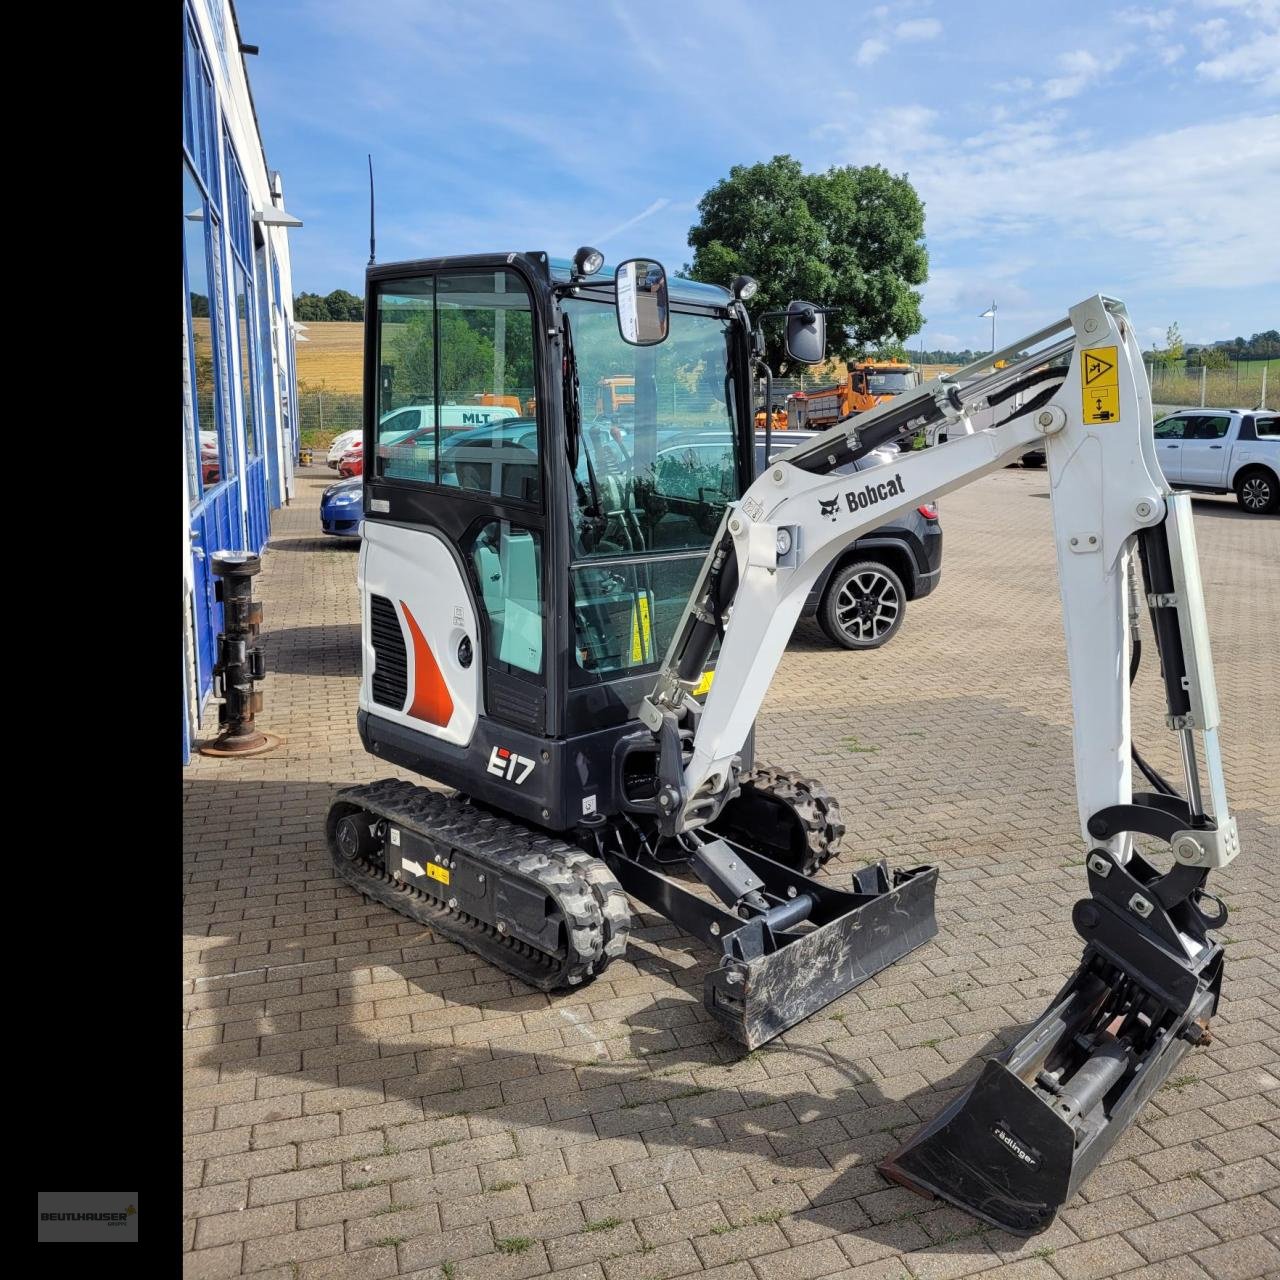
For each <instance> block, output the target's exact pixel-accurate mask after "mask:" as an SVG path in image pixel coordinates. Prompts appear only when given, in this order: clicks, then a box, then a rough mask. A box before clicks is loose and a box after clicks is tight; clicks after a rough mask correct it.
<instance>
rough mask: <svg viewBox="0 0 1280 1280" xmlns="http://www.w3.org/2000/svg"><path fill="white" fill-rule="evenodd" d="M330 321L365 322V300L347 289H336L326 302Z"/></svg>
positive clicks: (327, 297) (326, 298) (326, 297)
mask: <svg viewBox="0 0 1280 1280" xmlns="http://www.w3.org/2000/svg"><path fill="white" fill-rule="evenodd" d="M324 305H325V309H326V310H327V311H328V313H329V319H330V320H348V321H350V320H363V319H364V300H363V299H362V298H357V297H356V295H355V294H354V293H348V292H347V291H346V290H345V289H335V290H334V291H333V292H332V293H330V294H327V295H326V296H325V300H324Z"/></svg>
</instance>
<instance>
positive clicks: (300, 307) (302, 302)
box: [293, 293, 329, 324]
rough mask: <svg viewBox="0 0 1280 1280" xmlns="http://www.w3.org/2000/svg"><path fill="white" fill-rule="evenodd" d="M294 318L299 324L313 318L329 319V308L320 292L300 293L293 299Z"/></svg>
mask: <svg viewBox="0 0 1280 1280" xmlns="http://www.w3.org/2000/svg"><path fill="white" fill-rule="evenodd" d="M293 318H294V319H295V320H296V321H297V322H298V323H299V324H307V323H309V322H311V321H313V320H328V319H329V308H328V307H326V306H325V302H324V299H323V298H322V297H321V296H320V295H319V294H318V293H300V294H298V296H297V297H296V298H294V300H293Z"/></svg>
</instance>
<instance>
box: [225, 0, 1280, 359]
mask: <svg viewBox="0 0 1280 1280" xmlns="http://www.w3.org/2000/svg"><path fill="white" fill-rule="evenodd" d="M236 10H237V15H238V19H239V24H240V33H241V39H242V40H243V41H244V42H245V43H248V44H256V45H259V46H260V48H261V52H260V54H259V55H258V56H256V57H249V58H248V59H247V60H246V61H247V65H248V68H249V75H250V80H251V84H252V88H253V93H254V98H255V102H256V106H257V111H258V117H259V122H260V124H261V129H262V135H263V141H264V145H265V148H266V153H267V159H268V163H269V164H270V166H271V167H272V168H274V169H279V170H280V171H281V173H282V175H283V181H284V192H285V204H286V207H287V208H288V209H289V211H290V212H291V213H294V214H296V215H297V216H299V217H301V218H302V219H303V220H304V222H305V227H304V228H303V229H302V230H299V231H294V232H292V233H291V235H290V248H291V257H292V263H293V281H294V288H295V290H296V291H299V292H301V291H302V290H308V291H310V292H315V293H322V294H323V293H328V292H330V291H331V290H333V289H337V288H342V289H348V290H350V291H352V292H353V293H362V292H363V278H364V267H365V263H366V262H367V260H368V256H369V252H368V248H369V228H368V173H367V167H366V160H365V156H366V154H367V153H370V152H372V154H373V161H374V172H375V178H376V185H377V208H378V219H377V237H378V245H377V250H378V260H379V261H380V262H391V261H395V260H397V259H406V258H418V257H428V256H436V255H445V254H454V253H474V252H486V251H506V250H513V249H523V250H539V249H545V250H547V251H548V252H549V253H551V254H552V255H553V256H558V257H559V256H563V257H569V256H571V255H572V253H573V251H574V249H576V248H577V247H578V246H579V245H581V244H591V245H595V246H597V247H599V248H600V249H602V250H604V251H605V253H606V255H607V257H608V259H609V261H610V262H618V261H621V260H622V259H624V258H626V257H629V256H633V255H644V256H649V257H656V258H657V259H659V260H660V261H662V262H663V263H664V264H665V265H666V267H667V269H668V271H672V272H678V271H679V270H680V269H681V268H682V267H683V266H684V265H685V264H686V263H687V262H689V261H690V260H691V258H692V250H690V248H689V247H688V240H687V237H688V231H689V228H690V227H691V226H692V225H693V224H694V223H695V222H696V221H697V205H698V201H699V200H700V199H701V197H702V195H703V194H704V193H705V192H706V191H707V190H708V189H709V188H710V187H712V186H714V185H715V183H716V182H718V181H719V180H720V179H722V178H724V177H726V176H727V175H728V172H729V170H730V168H731V167H732V166H734V165H738V164H744V165H749V164H754V163H756V162H758V161H765V160H768V159H769V158H770V157H772V156H774V155H780V154H790V155H793V156H795V157H796V158H797V159H798V160H800V161H801V162H802V163H803V164H804V165H805V167H806V168H807V169H809V170H812V171H819V170H824V169H827V168H829V167H830V166H832V165H844V164H882V165H884V166H885V167H886V168H888V169H889V170H890V171H891V172H893V173H905V174H906V175H907V176H908V177H909V178H910V180H911V182H912V183H913V184H914V185H915V187H916V189H917V190H918V191H919V193H920V195H921V197H922V199H923V200H924V203H925V242H926V246H927V248H928V250H929V278H928V281H927V282H926V284H925V285H924V286H923V289H922V292H923V295H924V301H923V308H922V309H923V313H924V315H925V317H926V322H925V327H924V331H923V334H922V335H915V336H913V337H912V338H911V339H910V345H911V346H912V347H917V348H919V347H925V348H928V349H937V348H946V349H960V348H965V347H970V348H973V349H975V350H986V349H987V348H988V347H989V344H990V321H989V320H985V319H981V318H979V315H980V313H981V312H982V311H985V310H986V308H987V307H988V306H989V305H990V303H991V302H992V301H993V300H994V301H995V302H996V303H997V325H998V332H997V339H998V341H1000V342H1001V343H1004V342H1012V341H1014V340H1015V339H1016V338H1017V337H1018V336H1019V335H1021V334H1023V333H1029V332H1031V331H1032V330H1034V329H1036V328H1038V327H1040V326H1042V325H1044V324H1047V323H1049V322H1052V321H1054V320H1056V319H1058V318H1060V317H1062V316H1063V315H1065V313H1066V311H1067V309H1068V308H1069V307H1070V306H1072V305H1073V304H1074V303H1076V302H1078V301H1080V300H1081V299H1082V298H1084V297H1086V296H1088V295H1091V294H1094V293H1105V294H1109V295H1111V296H1115V297H1120V298H1123V299H1124V300H1125V302H1126V303H1127V304H1128V308H1129V314H1130V316H1131V317H1132V319H1133V321H1134V324H1135V325H1136V327H1137V330H1138V333H1139V337H1140V339H1141V341H1142V343H1143V346H1144V347H1145V346H1150V345H1151V344H1152V343H1153V342H1155V343H1157V344H1160V343H1163V341H1164V336H1165V331H1166V329H1167V327H1168V326H1169V325H1170V324H1171V323H1172V322H1175V321H1176V322H1177V323H1178V325H1179V327H1180V329H1181V332H1182V335H1183V337H1184V338H1185V339H1187V340H1188V341H1192V342H1210V341H1214V340H1216V339H1220V338H1232V337H1235V336H1237V335H1242V336H1244V337H1246V338H1247V337H1249V336H1250V335H1251V334H1253V333H1254V332H1257V331H1260V330H1264V329H1270V328H1276V327H1280V0H1169V2H1167V3H1160V4H1150V5H1131V6H1124V5H1116V4H1104V3H1095V2H1093V0H1073V2H1072V3H1070V4H1046V3H1043V2H1040V3H1037V2H1035V0H1031V2H1028V0H1018V2H1015V0H969V2H968V3H964V4H960V3H955V2H954V0H953V2H952V3H945V2H931V0H899V3H895V4H887V5H886V4H870V3H857V2H853V3H850V2H849V0H811V2H810V3H808V4H806V5H804V6H803V7H802V8H801V9H800V10H790V9H788V8H785V7H780V6H778V5H777V4H775V3H770V2H768V0H645V2H644V3H641V0H518V2H517V0H503V2H495V0H365V2H364V3H353V2H352V0H236ZM801 18H803V23H800V22H799V21H797V20H798V19H801Z"/></svg>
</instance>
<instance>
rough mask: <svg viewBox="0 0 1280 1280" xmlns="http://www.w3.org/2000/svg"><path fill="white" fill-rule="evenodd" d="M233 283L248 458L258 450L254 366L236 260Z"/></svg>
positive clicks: (248, 289) (247, 292) (245, 287)
mask: <svg viewBox="0 0 1280 1280" xmlns="http://www.w3.org/2000/svg"><path fill="white" fill-rule="evenodd" d="M232 275H233V276H234V278H235V286H236V328H237V329H238V330H239V340H240V402H241V404H242V405H243V406H244V444H245V449H246V450H247V451H248V454H249V457H251V458H256V457H257V456H258V454H259V452H260V451H261V449H260V442H259V440H258V421H257V414H256V413H255V412H254V398H253V389H254V385H255V383H256V381H257V376H256V375H257V371H256V369H255V367H254V347H255V343H254V335H253V327H252V326H253V293H252V286H251V285H250V284H249V278H248V276H247V275H246V274H245V269H244V267H242V266H241V265H240V263H239V261H237V262H236V263H235V264H234V266H233V267H232Z"/></svg>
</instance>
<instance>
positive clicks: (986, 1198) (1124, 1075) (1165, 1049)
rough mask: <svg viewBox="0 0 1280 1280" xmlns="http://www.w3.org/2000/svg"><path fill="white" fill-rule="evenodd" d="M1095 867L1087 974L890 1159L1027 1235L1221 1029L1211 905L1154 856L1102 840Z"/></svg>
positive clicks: (897, 1177)
mask: <svg viewBox="0 0 1280 1280" xmlns="http://www.w3.org/2000/svg"><path fill="white" fill-rule="evenodd" d="M1104 863H1106V864H1109V869H1108V871H1107V872H1106V874H1105V875H1099V874H1098V868H1100V867H1102V866H1103V865H1104ZM1115 873H1119V874H1115ZM1089 874H1090V882H1091V887H1095V898H1094V899H1092V900H1089V899H1086V900H1084V901H1081V902H1078V903H1077V904H1076V907H1075V910H1074V912H1073V921H1074V923H1075V926H1076V929H1077V930H1078V931H1079V932H1080V933H1081V934H1082V935H1083V936H1084V937H1085V938H1086V940H1087V942H1088V945H1087V946H1086V947H1085V952H1084V958H1083V960H1082V962H1081V964H1080V967H1079V969H1077V970H1076V972H1075V974H1074V976H1073V977H1072V978H1071V980H1070V981H1069V982H1068V983H1067V984H1066V986H1064V987H1063V988H1062V990H1061V991H1060V992H1059V993H1058V994H1057V996H1055V997H1054V1000H1053V1003H1052V1004H1051V1005H1050V1006H1049V1009H1048V1010H1047V1012H1046V1013H1045V1014H1044V1016H1043V1017H1041V1018H1040V1020H1039V1021H1038V1022H1037V1023H1036V1024H1035V1025H1034V1026H1033V1027H1032V1028H1031V1030H1030V1031H1028V1032H1027V1034H1026V1035H1024V1036H1023V1037H1022V1038H1021V1039H1020V1040H1019V1041H1018V1042H1017V1044H1015V1045H1014V1046H1013V1047H1012V1048H1011V1049H1009V1050H1008V1051H1007V1052H1005V1053H1003V1054H1001V1055H1000V1056H999V1057H997V1058H993V1059H990V1060H989V1061H988V1062H987V1063H986V1065H985V1066H984V1067H983V1070H982V1074H981V1075H980V1076H979V1077H978V1080H977V1083H976V1084H974V1085H973V1086H972V1087H971V1088H969V1089H968V1090H967V1091H966V1092H965V1093H963V1094H961V1095H960V1097H958V1098H957V1099H956V1100H955V1101H954V1102H952V1103H951V1104H950V1106H948V1107H946V1108H945V1110H943V1111H942V1112H941V1113H940V1114H939V1115H938V1116H936V1117H935V1118H934V1119H933V1120H932V1121H930V1122H929V1123H928V1124H926V1125H924V1127H923V1128H921V1129H920V1130H919V1132H918V1133H916V1134H915V1136H914V1137H912V1138H911V1140H910V1141H909V1142H907V1144H906V1145H905V1146H903V1147H902V1148H901V1149H900V1150H899V1151H897V1152H895V1153H894V1154H893V1155H892V1156H890V1157H888V1158H887V1159H886V1160H884V1161H883V1162H882V1163H881V1164H880V1166H879V1168H880V1171H881V1173H883V1174H884V1175H885V1176H886V1177H888V1178H891V1179H893V1180H894V1181H895V1182H899V1183H901V1184H902V1185H903V1186H906V1187H909V1188H910V1189H911V1190H913V1191H917V1192H919V1193H920V1194H922V1195H932V1196H939V1197H941V1198H942V1199H944V1200H949V1201H950V1202H951V1203H952V1204H954V1205H958V1206H959V1207H960V1208H962V1209H965V1210H967V1211H968V1212H969V1213H972V1214H973V1215H974V1216H975V1217H978V1218H981V1219H983V1220H984V1221H986V1222H989V1223H991V1224H993V1225H994V1226H997V1227H1001V1228H1003V1229H1004V1230H1005V1231H1009V1232H1012V1233H1013V1234H1015V1235H1023V1236H1029V1235H1034V1234H1036V1233H1037V1232H1040V1231H1043V1230H1044V1229H1045V1228H1046V1227H1048V1226H1049V1224H1050V1223H1051V1222H1052V1221H1053V1218H1054V1215H1055V1214H1056V1213H1057V1212H1058V1210H1059V1209H1060V1208H1061V1207H1062V1206H1063V1205H1064V1204H1065V1203H1066V1202H1067V1201H1068V1200H1069V1199H1070V1198H1071V1197H1072V1196H1073V1195H1074V1194H1075V1193H1076V1191H1077V1190H1078V1189H1079V1187H1080V1185H1081V1184H1082V1183H1083V1182H1084V1180H1085V1179H1086V1178H1087V1177H1088V1176H1089V1173H1090V1172H1091V1171H1092V1170H1093V1168H1094V1166H1095V1165H1097V1164H1098V1162H1099V1161H1100V1160H1101V1159H1102V1158H1103V1157H1104V1156H1105V1155H1106V1154H1107V1152H1108V1151H1110V1150H1111V1148H1112V1147H1113V1146H1114V1145H1115V1144H1116V1141H1117V1140H1118V1139H1119V1137H1120V1135H1121V1134H1122V1133H1123V1132H1124V1131H1125V1129H1126V1128H1127V1127H1128V1126H1129V1124H1130V1123H1131V1122H1132V1121H1133V1120H1134V1119H1135V1118H1136V1116H1137V1115H1138V1113H1139V1112H1140V1111H1141V1109H1142V1107H1143V1106H1144V1105H1145V1103H1146V1102H1147V1100H1148V1099H1149V1098H1150V1097H1151V1095H1152V1094H1153V1093H1155V1091H1156V1090H1157V1089H1159V1088H1160V1086H1161V1085H1162V1084H1163V1083H1164V1082H1165V1080H1167V1079H1168V1077H1169V1074H1170V1073H1171V1072H1172V1071H1173V1069H1174V1068H1175V1067H1176V1066H1177V1065H1178V1063H1179V1062H1180V1061H1181V1060H1182V1057H1183V1055H1184V1054H1186V1053H1187V1051H1188V1050H1189V1049H1190V1048H1191V1047H1192V1046H1193V1045H1197V1044H1205V1043H1207V1042H1208V1040H1209V1030H1208V1027H1209V1018H1210V1016H1211V1015H1212V1014H1213V1012H1214V1010H1215V1009H1216V1008H1217V1004H1218V996H1219V993H1220V991H1221V987H1222V967H1223V952H1222V948H1221V947H1220V946H1219V945H1218V944H1217V943H1216V942H1213V941H1211V940H1209V939H1208V938H1207V936H1206V935H1205V931H1204V928H1203V927H1202V925H1201V926H1197V925H1196V924H1194V923H1193V922H1192V917H1193V916H1194V915H1196V914H1198V911H1197V908H1196V907H1195V906H1193V905H1192V904H1191V903H1190V902H1188V901H1186V900H1185V899H1184V900H1183V901H1182V902H1180V903H1178V904H1176V905H1175V906H1174V907H1173V908H1172V910H1171V912H1166V910H1165V908H1164V907H1163V906H1162V905H1160V904H1159V889H1160V886H1161V880H1160V877H1159V875H1158V873H1156V872H1154V870H1153V869H1152V868H1150V867H1149V865H1148V864H1146V863H1145V862H1144V861H1143V860H1142V859H1141V858H1140V857H1138V856H1137V855H1136V854H1135V855H1134V859H1133V861H1132V862H1131V863H1130V864H1129V865H1128V866H1126V867H1121V866H1120V865H1119V864H1118V863H1114V862H1113V861H1112V860H1111V859H1110V856H1109V855H1108V854H1106V852H1105V851H1103V850H1095V851H1094V852H1093V853H1092V854H1091V855H1090V859H1089ZM1174 874H1176V873H1174ZM1108 877H1109V878H1110V881H1109V882H1108V883H1106V884H1105V892H1103V893H1100V894H1099V893H1097V889H1098V888H1099V887H1103V882H1104V881H1107V879H1108ZM1112 882H1114V883H1112ZM1165 883H1167V881H1166V882H1165ZM1136 885H1142V886H1143V887H1144V890H1145V892H1146V893H1147V894H1148V895H1150V898H1151V899H1152V900H1154V901H1155V902H1156V905H1155V907H1154V909H1152V910H1151V911H1150V914H1149V916H1148V917H1147V918H1146V919H1144V920H1142V921H1141V922H1139V921H1137V920H1135V919H1134V917H1133V915H1132V914H1131V913H1130V914H1128V918H1126V914H1125V912H1124V911H1123V910H1122V909H1121V906H1120V904H1121V903H1122V902H1123V901H1124V897H1125V895H1126V894H1127V893H1129V892H1130V891H1131V889H1133V887H1134V886H1136ZM1116 890H1119V892H1116ZM1171 916H1172V918H1171ZM1175 919H1176V920H1177V921H1178V923H1179V924H1180V925H1181V926H1182V928H1181V929H1178V928H1177V927H1176V926H1175V925H1174V920H1175ZM1214 923H1217V921H1215V922H1214Z"/></svg>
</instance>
